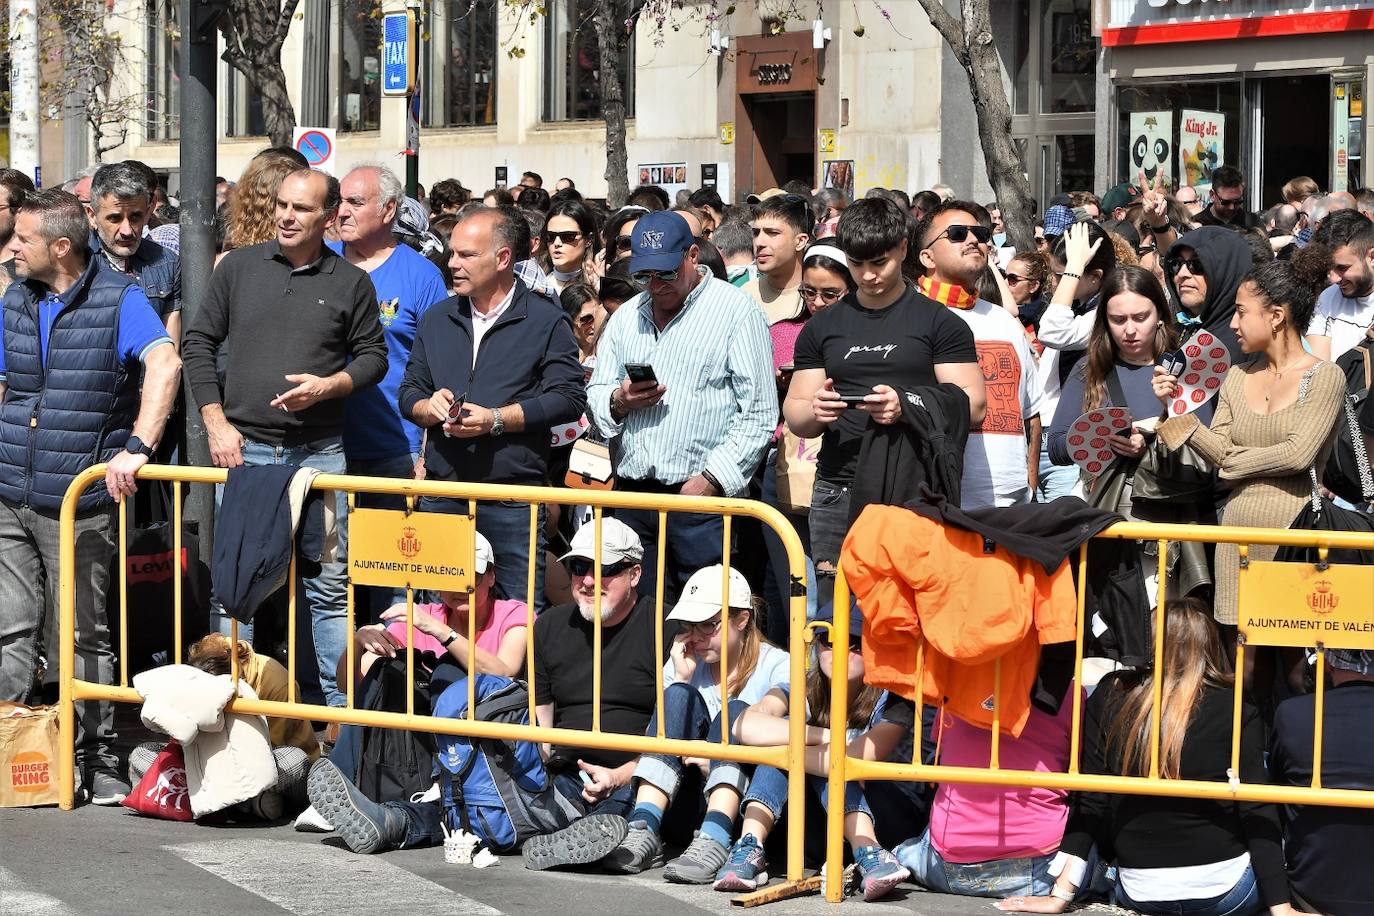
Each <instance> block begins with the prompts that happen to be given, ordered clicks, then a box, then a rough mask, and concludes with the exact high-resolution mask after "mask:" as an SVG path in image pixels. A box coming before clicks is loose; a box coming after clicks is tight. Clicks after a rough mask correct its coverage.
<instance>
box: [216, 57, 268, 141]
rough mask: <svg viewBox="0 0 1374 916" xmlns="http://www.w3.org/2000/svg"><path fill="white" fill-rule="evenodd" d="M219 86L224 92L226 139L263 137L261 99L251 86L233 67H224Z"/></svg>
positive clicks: (264, 123) (264, 120)
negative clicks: (222, 77) (223, 88)
mask: <svg viewBox="0 0 1374 916" xmlns="http://www.w3.org/2000/svg"><path fill="white" fill-rule="evenodd" d="M225 71H227V72H226V73H224V74H223V76H224V79H223V81H222V82H221V85H223V86H224V87H225V91H224V101H225V104H224V112H225V119H224V120H225V124H224V135H225V136H226V137H265V136H267V119H266V118H264V117H263V115H262V99H261V97H259V95H258V93H257V91H256V90H254V89H253V84H252V83H250V82H248V77H246V76H244V75H243V74H242V73H240V72H239V71H237V70H235V69H234V68H233V67H230V66H228V65H225Z"/></svg>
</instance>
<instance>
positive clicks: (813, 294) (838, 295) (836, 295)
mask: <svg viewBox="0 0 1374 916" xmlns="http://www.w3.org/2000/svg"><path fill="white" fill-rule="evenodd" d="M797 292H798V293H800V294H801V297H802V298H803V299H819V300H821V301H822V302H824V303H825V304H826V305H833V304H834V303H836V302H839V301H840V300H841V299H843V298H844V294H845V290H842V289H816V288H815V287H812V286H803V287H801V288H800V289H798V290H797Z"/></svg>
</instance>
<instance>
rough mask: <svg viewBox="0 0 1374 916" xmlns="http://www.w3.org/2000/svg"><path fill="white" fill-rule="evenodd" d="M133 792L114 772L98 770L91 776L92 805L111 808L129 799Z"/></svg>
mask: <svg viewBox="0 0 1374 916" xmlns="http://www.w3.org/2000/svg"><path fill="white" fill-rule="evenodd" d="M132 791H133V790H132V789H130V788H129V784H128V783H127V782H125V781H124V780H122V779H120V778H119V774H118V773H116V772H115V771H114V770H96V771H95V772H94V773H92V774H91V804H93V805H100V806H101V807H103V808H109V807H111V806H113V805H117V804H119V803H120V802H122V801H124V799H126V798H128V797H129V793H130V792H132Z"/></svg>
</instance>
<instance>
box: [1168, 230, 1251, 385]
mask: <svg viewBox="0 0 1374 916" xmlns="http://www.w3.org/2000/svg"><path fill="white" fill-rule="evenodd" d="M1253 266H1254V260H1253V258H1252V257H1251V255H1250V246H1249V244H1248V243H1247V242H1246V241H1245V236H1243V235H1242V234H1241V233H1239V232H1237V231H1235V230H1234V229H1226V228H1223V227H1221V226H1203V227H1202V228H1201V229H1194V230H1193V231H1192V232H1189V233H1187V234H1186V235H1184V236H1183V237H1182V238H1180V239H1179V240H1178V241H1177V242H1175V243H1174V244H1173V245H1171V246H1169V253H1168V255H1167V256H1166V257H1165V259H1164V282H1165V284H1166V285H1167V286H1168V289H1169V298H1170V299H1171V300H1172V301H1173V302H1174V304H1175V305H1177V306H1180V308H1179V312H1178V322H1179V325H1180V326H1181V328H1182V338H1183V341H1184V342H1186V341H1187V340H1188V339H1189V338H1191V337H1192V336H1193V335H1194V334H1197V333H1198V332H1200V331H1210V332H1211V333H1212V335H1213V336H1214V337H1216V338H1217V339H1218V340H1220V341H1222V342H1223V343H1225V344H1226V349H1227V350H1229V351H1230V353H1231V361H1232V364H1233V365H1245V364H1246V363H1248V362H1250V361H1251V360H1252V359H1254V356H1251V355H1247V354H1245V353H1242V352H1241V349H1240V341H1239V340H1237V339H1236V333H1235V331H1232V330H1231V316H1232V315H1234V314H1235V313H1236V291H1237V290H1239V289H1240V284H1241V281H1242V280H1243V279H1245V275H1246V274H1247V273H1248V272H1249V271H1250V268H1251V267H1253Z"/></svg>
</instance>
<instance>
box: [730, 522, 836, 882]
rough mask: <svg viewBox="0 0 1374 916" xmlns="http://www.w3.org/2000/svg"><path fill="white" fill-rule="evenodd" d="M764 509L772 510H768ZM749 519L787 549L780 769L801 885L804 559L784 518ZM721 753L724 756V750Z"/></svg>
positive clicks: (791, 861)
mask: <svg viewBox="0 0 1374 916" xmlns="http://www.w3.org/2000/svg"><path fill="white" fill-rule="evenodd" d="M741 502H745V503H748V502H749V501H748V500H741ZM756 505H761V504H756ZM765 508H770V509H771V507H769V506H765ZM752 517H753V518H757V519H759V520H760V521H762V522H763V523H764V524H766V525H768V526H769V527H770V528H772V529H773V531H774V533H776V534H777V535H778V537H779V538H781V539H782V543H783V546H784V547H786V548H787V566H788V570H787V574H788V580H789V582H788V590H789V591H790V592H791V598H790V603H789V608H788V612H789V615H790V621H789V626H788V637H789V638H788V642H789V645H788V649H789V658H788V675H787V676H788V683H789V684H790V685H791V689H790V690H788V692H787V716H788V732H787V757H786V761H787V762H789V763H790V764H791V765H790V766H788V765H786V764H785V765H784V766H783V767H781V769H782V770H784V771H785V772H786V773H787V811H788V816H787V824H788V827H787V880H788V881H800V880H801V877H802V866H803V865H804V864H805V863H804V861H803V859H804V856H805V845H806V832H805V831H806V766H805V761H806V689H805V685H806V643H807V629H806V626H807V622H806V588H805V584H806V556H805V554H804V553H803V552H802V550H801V540H800V539H799V538H798V537H797V531H796V529H795V528H793V527H792V526H791V524H789V523H786V518H785V517H784V516H782V515H781V514H779V515H778V518H780V519H783V522H784V524H782V525H778V524H776V523H775V522H774V521H773V519H772V518H771V517H765V516H761V515H752ZM794 545H795V547H794ZM721 750H722V752H723V751H724V748H723V747H722V749H721ZM744 750H746V747H745V746H744V745H742V744H734V745H731V747H730V754H731V758H732V759H739V755H740V754H741V752H743V751H744ZM841 807H843V805H841Z"/></svg>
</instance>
